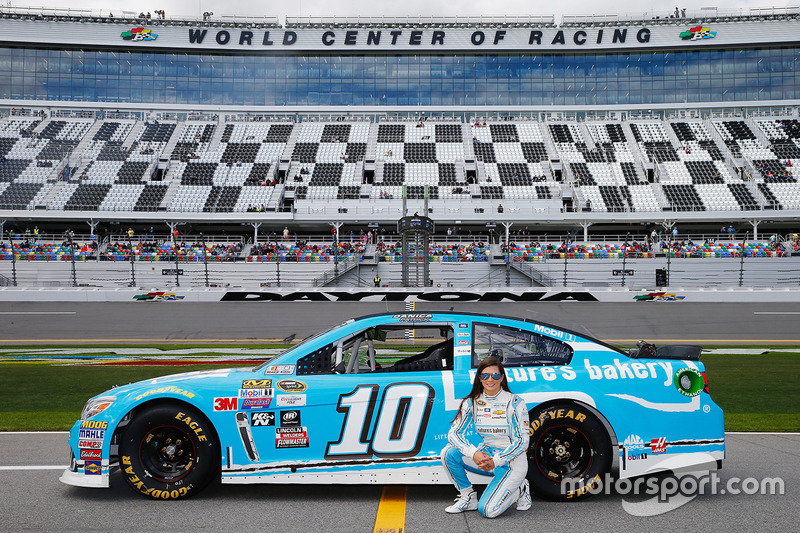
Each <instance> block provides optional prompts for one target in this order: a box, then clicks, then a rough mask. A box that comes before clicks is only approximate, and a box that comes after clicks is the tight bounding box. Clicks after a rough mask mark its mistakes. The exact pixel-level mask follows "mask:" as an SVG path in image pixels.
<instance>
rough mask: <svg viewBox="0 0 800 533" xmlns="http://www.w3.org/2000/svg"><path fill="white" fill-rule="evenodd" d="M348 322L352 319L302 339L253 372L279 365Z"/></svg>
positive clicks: (351, 320)
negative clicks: (283, 360)
mask: <svg viewBox="0 0 800 533" xmlns="http://www.w3.org/2000/svg"><path fill="white" fill-rule="evenodd" d="M350 322H353V319H350V320H348V321H347V322H344V323H342V324H339V325H336V326H333V327H330V328H328V329H326V330H323V331H320V332H319V333H317V334H315V335H312V336H310V337H308V338H306V339H303V340H302V341H301V342H299V343H298V344H295V345H294V346H292V347H291V348H289V349H288V350H286V351H285V352H283V353H281V354H278V355H276V356H275V357H273V358H272V359H270V360H269V361H264V362H263V363H261V364H260V365H258V366H257V367H256V368H255V369H254V370H255V371H256V372H258V371H260V370H264V369H265V368H267V367H268V366H271V365H275V364H279V363H280V361H281V360H282V359H283V358H284V357H288V356H289V355H290V354H291V353H292V352H294V351H295V350H298V349H300V348H301V347H303V346H305V345H306V344H308V343H309V342H311V341H313V340H314V339H317V338H319V337H321V336H323V335H325V334H327V333H329V332H331V331H333V330H334V329H337V328H340V327H342V326H344V325H345V324H348V323H350Z"/></svg>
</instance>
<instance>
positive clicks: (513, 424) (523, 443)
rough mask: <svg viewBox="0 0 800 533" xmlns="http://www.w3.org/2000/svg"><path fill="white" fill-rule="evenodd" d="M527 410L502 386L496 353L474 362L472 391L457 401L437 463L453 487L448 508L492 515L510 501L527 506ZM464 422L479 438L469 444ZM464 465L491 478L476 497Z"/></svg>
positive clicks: (522, 507)
mask: <svg viewBox="0 0 800 533" xmlns="http://www.w3.org/2000/svg"><path fill="white" fill-rule="evenodd" d="M528 425H529V424H528V409H527V407H526V406H525V402H524V401H523V400H522V398H520V397H519V396H515V395H514V394H512V393H511V391H510V390H509V388H508V380H507V379H506V371H505V368H503V364H502V363H501V362H500V361H499V360H498V359H497V358H496V357H487V358H485V359H484V360H483V361H481V362H480V364H479V365H478V373H477V375H476V376H475V381H474V382H473V384H472V391H471V392H470V393H469V395H468V396H466V397H465V398H464V399H462V400H461V406H460V408H459V411H458V414H457V415H456V417H455V419H454V420H453V424H452V426H451V427H450V431H449V433H448V434H447V440H448V444H447V446H445V448H444V449H443V450H442V464H443V465H444V468H445V471H446V472H447V475H448V476H449V477H450V480H451V481H452V482H453V484H454V485H455V486H456V489H458V491H459V494H458V497H457V498H456V500H455V503H454V504H453V505H451V506H450V507H448V508H447V509H445V511H447V512H448V513H463V512H464V511H475V510H477V511H478V512H480V513H481V514H482V515H483V516H485V517H486V518H494V517H496V516H499V515H500V514H502V513H503V511H505V510H506V509H508V508H509V507H510V506H511V504H513V503H514V502H516V504H517V510H518V511H527V510H528V509H530V508H531V495H530V486H529V484H528V480H527V479H526V477H525V476H526V474H527V473H528V459H527V457H526V452H527V450H528V441H529V439H530V436H529V434H528ZM470 427H472V428H474V430H475V432H476V433H477V434H478V435H480V437H481V438H482V439H483V442H482V443H481V444H480V445H479V446H477V447H476V446H474V445H473V444H472V443H471V442H469V441H468V440H467V439H466V434H467V432H468V430H469V429H470ZM467 470H469V471H470V472H474V473H477V474H482V475H485V476H492V480H491V481H490V482H489V485H488V486H487V487H486V490H485V491H484V492H483V495H482V496H481V498H480V501H479V500H478V495H477V493H476V492H475V489H473V488H472V483H470V481H469V479H468V478H467Z"/></svg>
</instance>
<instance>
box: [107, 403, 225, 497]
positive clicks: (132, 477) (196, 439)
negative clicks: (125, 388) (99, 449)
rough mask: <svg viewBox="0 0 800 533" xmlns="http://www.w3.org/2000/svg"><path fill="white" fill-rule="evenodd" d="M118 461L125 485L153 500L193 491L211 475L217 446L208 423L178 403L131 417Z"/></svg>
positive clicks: (217, 455) (216, 461) (215, 465)
mask: <svg viewBox="0 0 800 533" xmlns="http://www.w3.org/2000/svg"><path fill="white" fill-rule="evenodd" d="M119 457H120V466H121V468H122V473H123V475H124V477H125V481H126V482H127V483H128V485H130V486H131V488H133V489H134V490H135V491H137V492H139V493H141V494H144V495H146V496H150V497H151V498H155V499H159V500H171V499H178V498H185V497H187V496H190V495H192V494H195V493H197V492H199V491H200V490H201V489H203V488H204V487H205V486H206V485H208V483H209V482H210V481H211V480H212V479H213V478H214V476H215V475H216V474H217V470H218V468H219V463H220V452H219V445H218V444H217V440H216V436H215V434H214V432H213V430H212V428H211V425H210V423H209V422H208V421H207V420H206V419H205V417H203V416H202V415H200V414H199V413H198V412H197V411H195V410H193V409H191V408H189V407H186V406H180V405H159V406H155V407H149V408H145V409H143V410H142V411H141V412H137V413H135V415H134V418H133V420H131V422H130V423H129V424H128V426H127V427H126V428H125V430H124V431H123V433H122V436H121V438H120V443H119Z"/></svg>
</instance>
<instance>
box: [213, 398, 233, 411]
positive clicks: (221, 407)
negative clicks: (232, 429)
mask: <svg viewBox="0 0 800 533" xmlns="http://www.w3.org/2000/svg"><path fill="white" fill-rule="evenodd" d="M238 400H239V399H238V398H214V410H215V411H236V409H237V408H238V405H239V404H238Z"/></svg>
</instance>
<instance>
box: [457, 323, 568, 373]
mask: <svg viewBox="0 0 800 533" xmlns="http://www.w3.org/2000/svg"><path fill="white" fill-rule="evenodd" d="M572 354H573V350H572V347H571V346H570V345H569V344H567V343H565V342H562V341H560V340H558V339H553V338H551V337H547V336H545V335H540V334H538V333H533V332H531V331H526V330H522V329H518V328H511V327H507V326H497V325H494V324H479V323H475V325H474V335H473V355H472V365H473V367H477V366H478V364H479V363H480V361H481V360H483V359H484V358H486V357H489V356H494V357H497V358H499V359H500V360H501V361H502V362H503V365H505V366H507V367H514V366H531V365H566V364H569V362H570V361H571V360H572Z"/></svg>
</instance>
